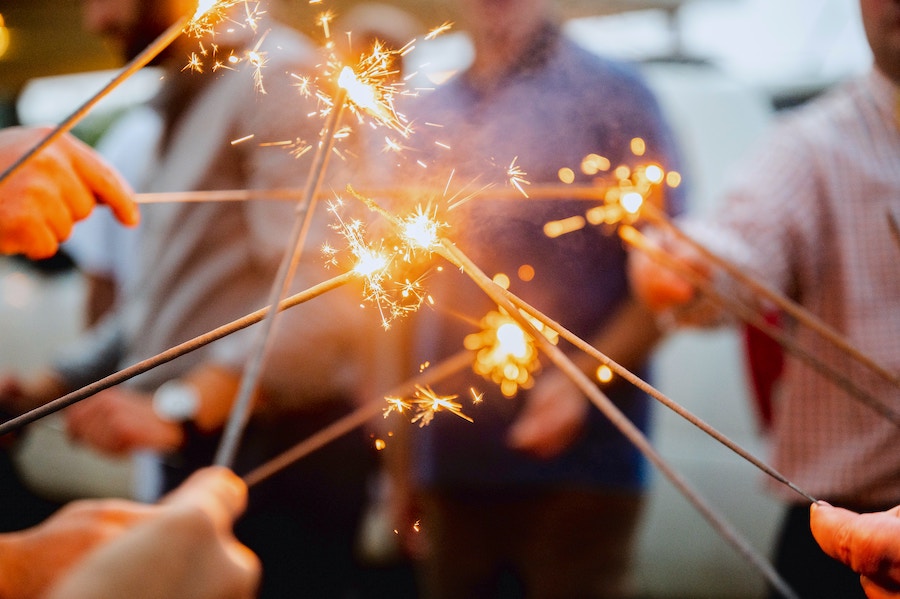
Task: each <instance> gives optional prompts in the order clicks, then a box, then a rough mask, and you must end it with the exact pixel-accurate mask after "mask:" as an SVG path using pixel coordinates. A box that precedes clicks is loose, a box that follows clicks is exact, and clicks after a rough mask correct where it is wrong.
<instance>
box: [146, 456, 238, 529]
mask: <svg viewBox="0 0 900 599" xmlns="http://www.w3.org/2000/svg"><path fill="white" fill-rule="evenodd" d="M162 503H164V504H166V505H175V506H186V507H198V508H200V509H201V510H203V511H205V512H206V513H207V514H209V516H210V517H211V518H212V519H213V522H214V523H215V525H216V527H217V529H218V530H225V529H230V528H231V525H232V524H233V523H234V521H235V520H236V519H237V518H238V516H240V515H241V514H242V513H244V509H245V508H246V506H247V485H246V484H244V481H242V480H241V479H240V478H239V477H238V476H237V475H236V474H234V473H233V472H232V471H231V470H229V469H227V468H224V467H219V466H211V467H208V468H203V469H201V470H198V471H197V472H195V473H194V474H192V475H191V476H190V477H189V478H188V479H187V480H186V481H185V482H184V483H183V484H182V485H181V486H180V487H178V488H177V489H175V490H174V491H172V492H171V493H169V494H168V495H167V496H166V497H165V498H163V500H162Z"/></svg>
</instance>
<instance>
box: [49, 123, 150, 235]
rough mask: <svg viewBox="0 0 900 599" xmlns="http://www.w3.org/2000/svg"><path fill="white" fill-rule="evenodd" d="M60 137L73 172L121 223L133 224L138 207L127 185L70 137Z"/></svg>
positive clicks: (103, 162)
mask: <svg viewBox="0 0 900 599" xmlns="http://www.w3.org/2000/svg"><path fill="white" fill-rule="evenodd" d="M61 141H62V143H63V144H65V146H66V148H67V151H69V152H70V155H71V157H72V166H73V167H74V169H75V172H76V174H77V175H78V176H79V177H80V178H81V179H82V180H83V181H84V182H85V183H86V185H87V188H88V189H90V190H91V191H92V192H93V194H94V196H96V198H97V200H98V201H99V202H101V203H104V204H106V205H107V206H109V207H110V209H111V210H112V211H113V214H115V215H116V218H117V219H119V221H120V222H121V223H122V224H125V225H136V224H137V223H138V221H139V220H140V213H139V212H138V207H137V205H136V204H135V203H134V200H133V199H132V191H131V188H130V187H129V185H128V184H127V183H126V182H125V180H124V179H122V178H121V177H120V176H119V174H118V172H116V170H115V169H113V168H112V167H111V166H109V165H108V164H107V163H106V162H105V161H104V160H103V159H101V158H100V156H99V155H97V154H96V153H95V152H94V151H93V150H91V149H90V147H88V146H87V145H86V144H84V143H82V142H80V141H79V140H77V139H75V138H74V137H64V138H63V139H62V140H61Z"/></svg>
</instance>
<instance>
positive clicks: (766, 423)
mask: <svg viewBox="0 0 900 599" xmlns="http://www.w3.org/2000/svg"><path fill="white" fill-rule="evenodd" d="M765 320H766V322H767V323H769V324H772V325H775V326H780V325H781V315H780V314H779V313H778V312H770V313H768V314H766V315H765ZM744 351H745V354H746V359H747V367H748V371H749V374H750V383H751V386H752V388H753V400H754V402H753V404H754V407H755V409H756V415H757V418H758V419H759V424H760V427H761V428H762V429H763V430H768V429H769V428H771V426H772V394H773V391H774V389H775V386H776V384H777V383H778V379H779V378H780V377H781V373H782V371H783V370H784V350H783V349H782V348H781V346H780V345H779V344H778V342H777V341H775V340H774V339H772V338H771V337H769V336H768V335H766V334H765V333H763V332H762V331H761V330H759V329H758V328H756V327H753V326H749V325H747V326H745V327H744Z"/></svg>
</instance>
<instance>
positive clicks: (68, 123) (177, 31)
mask: <svg viewBox="0 0 900 599" xmlns="http://www.w3.org/2000/svg"><path fill="white" fill-rule="evenodd" d="M190 21H191V18H190V17H183V18H181V19H179V20H178V21H176V22H175V23H173V24H172V25H170V26H169V28H168V29H166V30H165V31H164V32H162V33H161V34H160V35H159V37H157V38H156V39H155V40H154V41H153V42H151V43H150V45H149V46H147V47H146V48H145V49H144V50H143V51H142V52H141V53H140V54H138V55H137V56H136V57H134V58H133V59H132V60H131V61H130V62H129V63H128V64H127V65H125V67H124V68H123V69H122V70H121V71H119V73H118V74H117V75H116V76H115V77H113V78H112V80H111V81H110V82H109V83H107V84H106V85H105V86H104V87H103V88H102V89H101V90H100V91H98V92H97V93H96V94H94V95H93V96H91V97H90V98H88V100H87V101H86V102H85V103H84V104H82V105H81V106H80V107H78V108H77V109H76V110H75V112H73V113H72V114H70V115H69V116H68V117H66V118H65V119H64V120H63V121H62V122H61V123H60V124H59V125H57V126H56V127H54V128H53V129H52V130H51V131H50V132H49V133H48V134H47V135H46V136H45V137H44V138H43V139H42V140H41V141H39V142H38V143H37V144H36V145H34V146H33V147H32V148H31V149H30V150H28V151H27V152H26V153H24V154H22V155H21V156H20V157H19V158H18V159H17V160H16V161H15V162H13V163H12V164H11V165H9V166H8V167H7V168H6V170H5V171H3V173H2V174H0V183H3V182H4V181H6V180H7V179H8V178H9V177H11V176H12V175H13V174H14V173H15V172H17V171H18V170H19V169H20V168H22V167H23V166H25V164H26V163H27V162H28V161H30V160H31V159H32V158H34V156H35V155H36V154H37V153H38V152H41V151H42V150H44V149H45V148H46V147H47V146H49V145H50V144H51V143H53V142H54V141H56V140H57V139H58V138H59V137H61V136H62V135H63V134H64V133H67V132H68V131H70V130H71V129H72V127H74V126H75V125H76V124H78V122H79V121H80V120H81V119H83V118H84V117H85V115H86V114H87V113H88V112H90V110H91V109H92V108H93V107H94V106H95V105H96V104H97V103H98V102H99V101H100V100H102V99H103V98H104V97H105V96H107V95H108V94H109V93H110V92H111V91H112V90H113V89H115V88H116V87H118V86H119V85H120V84H121V83H122V82H123V81H125V80H126V79H128V78H129V77H131V76H132V75H134V74H135V73H136V72H138V71H139V70H141V69H142V68H143V67H145V66H147V64H149V63H150V61H151V60H153V59H154V58H156V57H157V56H158V55H159V53H160V52H162V51H163V50H164V49H166V47H168V46H169V44H171V43H172V42H174V41H175V40H176V39H177V38H178V37H179V36H180V35H181V33H182V31H183V30H184V27H185V25H187V24H188V23H190Z"/></svg>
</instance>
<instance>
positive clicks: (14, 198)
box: [0, 128, 139, 258]
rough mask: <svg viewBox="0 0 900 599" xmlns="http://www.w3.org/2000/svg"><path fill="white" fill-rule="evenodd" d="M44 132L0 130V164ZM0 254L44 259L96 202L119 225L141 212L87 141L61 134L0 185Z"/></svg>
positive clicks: (12, 158) (134, 221) (132, 222)
mask: <svg viewBox="0 0 900 599" xmlns="http://www.w3.org/2000/svg"><path fill="white" fill-rule="evenodd" d="M45 133H46V131H45V130H43V129H37V128H35V129H25V128H11V129H6V130H4V131H3V132H2V135H0V168H2V167H4V166H6V165H8V164H12V163H13V162H14V161H15V160H16V159H17V158H18V157H19V156H21V155H22V153H23V152H24V151H25V150H27V149H28V148H29V147H31V146H32V145H33V144H34V143H35V142H36V141H37V140H38V139H40V138H41V137H42V136H44V135H45ZM0 198H2V200H0V253H4V254H16V253H22V254H26V255H27V256H28V257H30V258H47V257H49V256H52V255H53V254H54V253H56V250H57V247H58V246H59V242H60V241H63V240H64V239H66V238H67V237H68V236H69V234H70V233H71V231H72V226H73V224H74V223H75V222H76V221H79V220H81V219H83V218H86V217H87V216H88V215H89V214H90V213H91V210H93V208H94V205H95V204H96V203H97V202H99V203H103V204H106V205H107V206H109V207H110V209H112V211H113V212H114V213H115V215H116V218H118V219H119V221H121V222H122V223H123V224H126V225H135V224H137V222H138V219H139V214H138V209H137V206H136V205H135V204H134V202H133V201H132V199H131V190H130V188H129V187H128V185H127V184H126V183H125V182H124V181H123V180H122V179H121V177H119V175H118V174H117V173H116V172H115V171H114V170H113V169H112V168H111V167H110V166H108V165H107V164H106V162H105V161H103V160H102V159H101V158H100V157H99V156H98V155H97V154H95V153H94V152H93V151H92V150H91V149H90V148H89V147H88V146H87V145H85V144H83V143H82V142H80V141H78V140H77V139H75V138H74V137H71V136H63V137H60V138H59V139H58V140H57V141H56V142H55V143H53V144H51V145H50V146H49V147H48V148H47V149H46V150H45V151H44V152H43V153H42V155H41V157H40V160H32V161H31V162H30V163H29V164H28V165H26V167H25V168H23V169H21V170H19V171H18V172H17V173H15V175H14V176H11V177H9V179H8V180H6V181H4V182H3V183H2V184H0Z"/></svg>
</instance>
